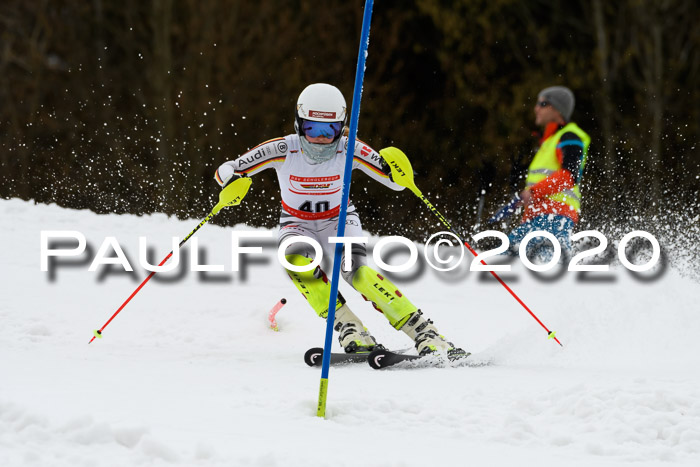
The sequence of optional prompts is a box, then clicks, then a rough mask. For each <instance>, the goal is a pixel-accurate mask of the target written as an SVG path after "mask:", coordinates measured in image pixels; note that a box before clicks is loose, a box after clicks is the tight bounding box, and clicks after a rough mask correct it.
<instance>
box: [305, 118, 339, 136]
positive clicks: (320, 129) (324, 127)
mask: <svg viewBox="0 0 700 467" xmlns="http://www.w3.org/2000/svg"><path fill="white" fill-rule="evenodd" d="M342 130H343V122H314V121H313V120H302V121H301V131H302V133H303V134H304V135H306V136H309V137H311V138H318V137H319V136H323V137H324V138H332V139H335V138H337V137H338V135H340V132H341V131H342Z"/></svg>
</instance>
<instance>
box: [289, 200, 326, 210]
mask: <svg viewBox="0 0 700 467" xmlns="http://www.w3.org/2000/svg"><path fill="white" fill-rule="evenodd" d="M297 209H299V210H300V211H304V212H325V211H328V210H329V209H330V204H329V203H328V201H318V202H317V203H316V204H312V203H311V201H309V200H306V201H304V202H303V203H302V204H301V206H299V207H298V208H297Z"/></svg>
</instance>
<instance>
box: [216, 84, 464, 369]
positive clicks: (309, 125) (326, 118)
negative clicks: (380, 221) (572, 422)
mask: <svg viewBox="0 0 700 467" xmlns="http://www.w3.org/2000/svg"><path fill="white" fill-rule="evenodd" d="M346 120H347V106H346V104H345V98H344V97H343V94H342V93H341V92H340V90H339V89H338V88H336V87H334V86H331V85H329V84H324V83H316V84H311V85H309V86H307V87H306V89H304V90H303V91H302V93H301V94H300V95H299V99H298V100H297V106H296V115H295V121H294V129H295V133H294V134H291V135H288V136H285V137H283V138H276V139H271V140H269V141H266V142H264V143H262V144H260V145H259V146H256V147H254V148H253V149H251V150H249V151H248V152H246V153H244V154H243V155H241V156H240V157H238V159H236V160H233V161H229V162H226V163H224V164H222V165H221V166H220V167H219V168H218V170H217V171H216V175H215V178H216V181H217V182H218V183H219V185H221V186H222V187H225V186H226V185H227V184H228V183H229V182H231V181H233V180H235V179H236V178H238V177H249V176H253V175H255V174H257V173H258V172H260V171H262V170H264V169H267V168H274V169H275V170H276V171H277V178H278V181H279V185H280V189H281V195H282V212H281V215H280V230H279V235H278V241H279V244H282V242H284V241H285V240H287V239H289V238H291V237H293V236H303V237H308V238H312V239H314V240H316V241H317V242H318V243H319V244H321V245H322V247H323V248H324V251H326V252H327V253H330V247H329V243H328V238H329V237H333V236H335V235H336V233H337V230H338V214H339V211H340V202H341V196H342V195H341V191H342V183H343V180H342V178H343V172H344V166H345V153H346V148H347V144H348V139H347V137H346V136H343V128H344V125H345V123H346ZM352 168H353V169H360V170H361V171H363V172H364V173H366V174H367V175H369V176H370V177H371V178H373V179H374V180H376V181H378V182H379V183H381V184H383V185H385V186H387V187H389V188H391V189H392V190H396V191H400V190H403V188H404V187H402V186H399V185H397V184H396V183H394V182H393V181H392V179H391V170H390V168H389V166H388V164H386V162H384V159H383V158H382V157H381V156H380V155H379V154H378V153H377V152H375V151H374V150H373V149H372V148H370V147H369V146H367V145H366V144H365V143H363V142H362V141H359V140H358V141H357V142H356V143H355V148H354V160H353V165H352ZM345 226H346V230H345V232H346V236H354V237H358V236H361V235H362V224H361V222H360V216H359V215H358V213H357V212H356V211H355V207H354V206H353V204H352V203H349V204H348V209H347V220H346V223H345ZM314 256H315V252H314V249H313V247H312V246H311V245H309V244H308V243H294V244H292V245H290V246H289V247H288V248H287V249H286V251H285V257H286V259H287V261H288V263H289V264H291V265H294V266H307V265H309V264H310V263H311V262H312V261H313V258H314ZM344 256H345V255H344V254H343V258H342V259H341V265H342V267H341V271H342V276H343V279H345V281H347V282H348V283H349V284H350V285H351V286H352V287H353V288H354V289H355V290H357V291H358V292H360V293H361V294H362V295H363V297H364V298H365V299H366V300H369V301H371V302H373V304H374V306H375V308H377V309H378V310H379V311H381V312H382V313H383V314H384V316H385V317H386V318H387V319H388V320H389V323H390V324H391V325H392V326H393V327H394V328H395V329H398V330H401V331H403V332H405V333H406V334H407V335H408V336H409V337H411V338H412V339H413V341H414V342H415V347H416V349H417V351H418V353H419V354H420V355H427V354H430V353H434V352H439V353H443V354H444V353H447V355H448V357H450V358H451V359H452V358H458V357H459V356H461V355H464V354H465V352H464V351H463V350H461V349H457V348H455V346H454V345H453V344H452V343H450V342H448V341H447V340H446V339H445V338H444V337H443V336H441V335H440V333H439V332H438V330H437V328H436V327H435V325H434V324H433V322H432V321H431V320H429V319H426V318H425V317H424V316H423V315H422V313H421V311H420V310H419V309H418V308H417V307H416V306H415V305H414V304H413V303H411V302H410V301H409V299H408V298H407V297H406V296H405V295H404V294H403V293H402V292H400V291H399V290H398V288H397V287H396V286H395V285H394V284H392V283H391V282H390V281H389V280H388V279H387V278H385V277H384V276H382V275H381V274H379V273H378V272H377V271H375V270H374V269H372V268H371V267H369V266H367V264H366V256H367V252H366V248H365V246H364V245H362V244H357V243H354V244H353V245H352V249H351V262H350V270H347V271H346V270H345V269H346V268H345V257H344ZM287 273H288V274H289V277H290V278H291V279H292V281H293V283H294V285H295V286H296V288H297V289H298V290H299V291H300V292H301V293H302V295H303V296H304V297H305V298H306V299H307V301H308V303H309V305H311V307H312V308H313V310H314V311H315V312H316V314H318V316H320V317H322V318H324V319H325V318H327V316H328V302H329V297H330V288H331V287H330V283H329V280H328V278H327V276H326V274H325V273H324V271H323V270H322V269H321V267H320V266H317V267H316V268H315V269H314V270H313V271H308V272H296V271H292V270H290V269H287ZM335 307H336V312H335V323H334V329H335V330H336V331H338V333H339V336H338V340H339V342H340V345H341V347H342V348H343V349H344V350H345V352H347V353H356V352H368V351H371V350H373V349H374V348H375V347H378V346H380V347H379V348H381V344H377V341H376V339H375V338H374V337H373V336H372V335H371V334H370V333H369V332H368V331H367V329H366V328H365V326H364V325H363V324H362V321H361V320H360V319H359V318H358V317H357V316H356V315H355V314H354V313H353V312H352V311H351V310H350V307H349V306H348V305H347V303H346V302H345V299H344V298H343V296H342V295H341V294H340V293H338V298H337V301H336V304H335Z"/></svg>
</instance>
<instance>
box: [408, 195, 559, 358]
mask: <svg viewBox="0 0 700 467" xmlns="http://www.w3.org/2000/svg"><path fill="white" fill-rule="evenodd" d="M416 194H417V195H418V197H419V198H420V199H421V200H423V202H424V203H425V205H426V206H428V209H430V211H432V212H433V214H435V215H436V216H437V218H438V219H440V222H442V223H443V225H444V226H445V227H447V228H448V229H450V232H452V233H453V234H455V235H456V236H457V238H459V240H460V241H461V242H462V243H464V246H466V247H467V249H468V250H469V251H471V252H472V254H473V255H474V256H478V254H477V253H476V251H475V250H474V249H473V248H472V247H471V246H470V245H469V243H468V242H467V241H466V240H465V239H464V238H462V236H461V235H460V234H459V233H458V232H457V231H455V229H454V228H453V227H452V225H451V224H450V222H449V221H448V220H447V219H445V216H443V215H442V214H440V212H439V211H438V210H437V209H436V208H435V206H433V205H432V203H431V202H430V201H429V200H428V198H426V197H425V196H423V194H422V193H421V192H420V190H418V192H417V193H416ZM481 264H483V265H484V266H488V265H487V264H486V262H485V261H484V260H483V259H482V260H481ZM489 272H490V273H491V275H492V276H493V277H495V278H496V280H498V282H500V283H501V285H502V286H503V287H505V289H506V290H507V291H508V292H509V293H510V294H511V295H512V296H513V298H515V300H516V301H517V302H518V303H520V305H522V307H523V308H525V311H527V312H528V313H530V316H532V317H533V318H534V319H535V321H537V323H539V325H540V326H542V328H544V330H545V331H547V336H548V337H549V338H550V339H554V340H555V342H556V343H557V344H559V345H560V346H562V347H564V346H563V345H562V343H561V342H559V339H557V336H556V335H555V334H554V333H553V332H552V331H550V330H549V329H548V328H547V326H545V325H544V323H543V322H542V321H540V319H539V318H538V317H537V315H535V313H533V312H532V310H531V309H530V307H528V306H527V305H526V304H525V302H523V301H522V300H521V299H520V297H518V296H517V295H516V293H515V292H513V289H511V288H510V287H508V284H506V283H505V282H504V281H503V279H501V278H500V277H499V276H498V274H496V272H495V271H489Z"/></svg>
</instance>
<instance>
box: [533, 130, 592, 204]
mask: <svg viewBox="0 0 700 467" xmlns="http://www.w3.org/2000/svg"><path fill="white" fill-rule="evenodd" d="M568 132H571V133H574V134H575V135H576V136H578V137H579V138H581V142H582V143H583V158H582V159H581V164H580V165H579V173H577V174H571V175H572V176H573V177H574V182H575V185H574V186H573V188H570V189H566V190H562V191H560V192H559V193H555V194H553V195H548V196H547V198H549V199H551V200H552V201H557V202H559V203H564V204H566V205H568V206H569V207H570V208H571V209H572V210H574V211H576V212H581V188H580V186H579V185H580V183H581V175H582V174H583V168H584V167H585V166H586V159H587V158H588V146H590V144H591V137H590V136H588V134H587V133H586V132H585V131H583V130H582V129H581V128H579V126H578V125H576V124H575V123H567V124H566V125H565V126H564V127H563V128H562V129H561V130H559V131H557V132H556V133H554V135H552V136H550V137H549V138H547V139H546V140H545V142H544V143H542V146H540V149H539V150H538V151H537V154H535V157H534V158H533V159H532V163H531V164H530V168H529V169H528V172H527V178H526V179H525V182H526V183H527V186H528V187H531V186H532V185H534V184H536V183H538V182H540V181H542V180H544V179H545V178H547V177H549V176H550V175H552V174H553V173H554V172H556V171H557V170H561V168H562V166H561V164H560V163H559V159H558V158H557V145H558V144H559V140H560V139H561V136H562V135H563V134H564V133H568ZM572 144H580V143H578V142H574V141H572Z"/></svg>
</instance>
